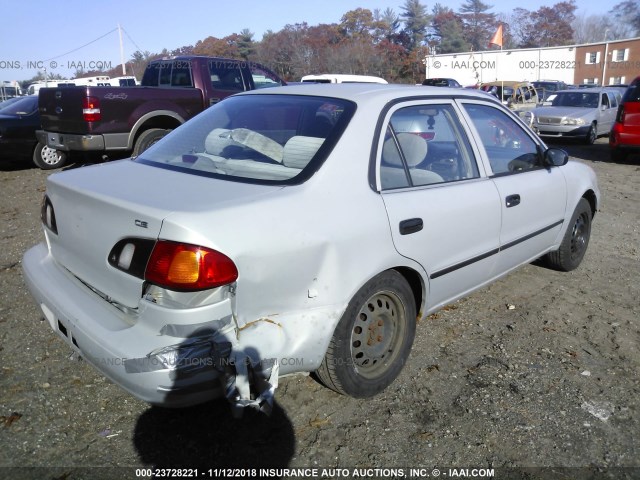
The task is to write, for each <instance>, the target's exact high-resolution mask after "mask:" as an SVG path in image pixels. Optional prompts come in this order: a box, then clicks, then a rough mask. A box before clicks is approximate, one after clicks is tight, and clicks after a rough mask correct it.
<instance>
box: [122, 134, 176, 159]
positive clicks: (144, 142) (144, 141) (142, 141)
mask: <svg viewBox="0 0 640 480" xmlns="http://www.w3.org/2000/svg"><path fill="white" fill-rule="evenodd" d="M167 133H169V130H165V129H163V128H150V129H149V130H145V131H144V132H142V133H141V134H140V136H139V137H138V138H137V139H136V143H135V145H134V146H133V152H132V153H131V155H132V156H134V157H137V156H138V155H140V154H141V153H142V152H144V151H145V150H146V149H147V148H149V147H150V146H151V145H153V144H154V143H156V142H157V141H158V140H160V139H161V138H162V137H164V136H165V135H166V134H167Z"/></svg>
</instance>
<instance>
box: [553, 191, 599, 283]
mask: <svg viewBox="0 0 640 480" xmlns="http://www.w3.org/2000/svg"><path fill="white" fill-rule="evenodd" d="M591 216H592V213H591V205H589V202H588V201H587V200H586V199H584V198H581V199H580V201H579V202H578V206H577V207H576V209H575V211H574V212H573V216H572V217H571V223H570V224H569V227H568V228H567V231H566V232H565V234H564V238H563V239H562V243H561V244H560V248H559V249H558V250H556V251H554V252H549V253H548V254H547V255H546V260H547V262H548V264H549V266H551V267H552V268H554V269H556V270H561V271H563V272H570V271H571V270H574V269H576V268H578V265H580V262H582V258H583V257H584V254H585V253H586V251H587V247H588V246H589V238H590V237H591Z"/></svg>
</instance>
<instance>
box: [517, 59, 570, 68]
mask: <svg viewBox="0 0 640 480" xmlns="http://www.w3.org/2000/svg"><path fill="white" fill-rule="evenodd" d="M576 63H577V62H576V61H575V60H540V61H535V60H522V61H521V62H520V63H519V66H520V68H542V69H547V70H553V69H556V70H569V69H573V68H576Z"/></svg>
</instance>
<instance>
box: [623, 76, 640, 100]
mask: <svg viewBox="0 0 640 480" xmlns="http://www.w3.org/2000/svg"><path fill="white" fill-rule="evenodd" d="M622 101H623V102H640V81H639V80H635V81H633V82H632V83H631V86H630V87H629V88H627V90H626V91H625V92H624V96H623V97H622Z"/></svg>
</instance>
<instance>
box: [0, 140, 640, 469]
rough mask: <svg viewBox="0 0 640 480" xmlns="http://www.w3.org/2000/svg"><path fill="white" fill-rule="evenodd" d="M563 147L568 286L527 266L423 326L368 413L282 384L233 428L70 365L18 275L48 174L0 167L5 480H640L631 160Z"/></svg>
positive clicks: (228, 421)
mask: <svg viewBox="0 0 640 480" xmlns="http://www.w3.org/2000/svg"><path fill="white" fill-rule="evenodd" d="M563 147H564V148H566V149H567V150H568V151H569V152H570V153H571V155H572V156H573V157H575V158H578V159H581V161H584V162H586V163H588V164H590V165H591V166H592V167H593V168H594V169H595V171H596V172H597V174H598V177H599V181H600V186H601V189H602V193H603V202H602V205H601V208H600V211H599V213H598V214H597V215H596V218H595V220H594V225H593V232H592V237H591V244H590V248H589V251H588V252H587V255H586V257H585V260H584V262H583V264H582V265H581V267H580V268H579V269H578V270H576V271H574V272H571V273H560V272H555V271H551V270H548V269H545V268H543V267H541V266H537V265H527V266H526V267H524V268H522V269H520V270H519V271H518V272H516V273H514V274H512V275H511V276H509V277H508V278H506V279H504V280H502V281H500V282H498V283H495V284H494V285H492V286H491V287H489V288H485V289H483V290H481V291H479V292H477V293H475V294H474V295H472V296H470V297H468V298H466V299H464V300H461V301H459V302H457V303H455V304H453V305H450V306H448V307H446V308H444V309H443V310H441V311H440V312H438V313H436V314H434V315H432V316H431V317H430V318H428V319H426V320H423V321H421V322H420V324H419V325H418V329H417V334H416V339H415V343H414V346H413V351H412V354H411V357H410V360H409V362H408V364H407V365H406V367H405V369H404V370H403V372H402V374H401V376H400V377H399V379H398V380H397V381H396V382H395V383H393V384H392V385H391V387H390V388H388V389H387V390H386V391H385V392H384V393H382V394H381V395H379V396H377V397H375V398H373V399H370V400H356V399H351V398H347V397H342V396H340V395H337V394H335V393H334V392H332V391H330V390H328V389H326V388H324V387H322V386H321V385H319V384H318V383H317V382H316V381H315V380H314V379H313V378H312V377H305V376H296V377H289V378H285V379H281V382H280V387H279V388H278V390H277V392H276V405H275V409H274V412H273V414H272V416H271V417H269V418H267V417H265V416H262V415H260V414H253V413H251V412H249V413H248V414H246V415H245V416H244V418H242V419H241V420H234V419H233V418H232V417H231V415H230V411H229V408H228V405H227V404H226V403H225V402H224V401H216V402H211V403H208V404H205V405H202V406H198V407H194V408H189V409H183V410H166V409H162V408H158V407H151V406H149V405H148V404H145V403H143V402H140V401H138V400H137V399H135V398H133V397H131V396H130V395H128V394H127V393H125V392H124V391H122V390H120V389H119V388H118V387H116V386H114V385H113V384H111V383H110V382H109V381H108V380H105V379H104V378H103V377H102V376H101V375H99V374H97V373H96V372H95V371H94V370H93V369H92V368H91V367H90V366H88V365H87V364H86V363H85V362H84V361H82V359H79V358H78V357H77V356H75V355H72V353H71V351H70V350H69V348H67V346H66V345H65V344H64V343H63V342H62V341H61V340H60V339H59V338H58V337H57V336H56V335H54V334H53V332H51V330H50V328H49V325H48V323H47V322H46V321H43V320H42V319H41V315H40V313H39V310H38V309H37V308H36V306H35V305H34V304H33V302H32V300H31V298H30V296H29V294H28V293H27V290H26V287H25V286H24V283H23V279H22V273H21V266H20V261H21V258H22V255H23V253H24V251H25V250H26V249H27V248H29V247H30V246H31V245H33V244H35V243H37V242H39V241H41V238H42V231H41V227H40V221H39V206H40V199H41V197H42V193H43V191H44V183H45V180H46V177H47V176H48V173H46V172H43V171H40V170H36V169H31V168H29V167H26V166H24V165H20V164H3V165H0V220H1V221H0V339H1V343H0V358H1V360H2V362H1V367H0V420H1V421H0V478H44V479H60V480H62V479H64V480H76V479H82V478H91V479H94V478H136V470H135V468H152V467H153V468H176V467H192V468H195V467H200V468H202V467H204V466H206V468H216V467H244V468H266V467H269V468H278V469H281V468H289V469H293V468H302V467H312V468H317V469H319V470H318V472H317V473H318V475H321V474H322V473H323V472H322V469H349V472H348V473H349V476H350V477H353V476H355V474H354V472H353V469H354V468H369V469H371V468H392V467H398V468H399V467H403V468H407V469H408V468H410V467H412V468H418V467H422V468H424V469H428V470H425V472H427V471H428V472H431V469H432V468H436V467H437V468H440V469H441V470H442V472H443V473H441V476H445V477H447V476H449V477H451V476H462V475H456V473H458V474H459V473H461V472H460V471H456V470H453V471H452V470H447V469H448V468H458V469H459V468H469V469H471V468H495V469H496V471H495V473H496V477H495V478H530V479H533V478H541V479H542V478H640V401H639V395H638V394H639V393H640V373H639V372H640V349H639V348H638V346H639V345H640V328H639V326H638V322H639V320H638V319H639V318H640V301H639V299H640V287H639V286H638V279H639V278H640V261H639V260H640V259H639V255H640V251H639V250H640V225H639V220H640V166H639V162H638V160H639V158H637V157H636V158H630V159H629V160H628V162H627V163H625V164H613V163H608V162H601V161H599V160H603V159H606V158H608V155H607V145H606V139H600V140H599V141H598V142H597V144H596V145H594V146H590V147H586V146H580V145H575V144H574V145H563ZM12 467H13V468H12ZM17 467H21V468H17ZM27 467H34V468H27ZM98 467H100V468H98ZM120 467H128V468H120ZM131 467H134V468H131ZM561 468H565V470H562V469H561ZM202 472H203V470H200V473H199V476H200V477H202V475H203V473H202ZM407 472H408V470H407V471H402V472H400V473H398V472H395V473H396V474H397V475H402V473H404V474H407ZM139 473H140V472H139ZM211 473H212V476H216V475H213V474H216V472H211ZM223 473H227V474H228V475H226V476H227V477H228V476H230V475H231V474H233V473H247V472H217V476H223V475H222V474H223ZM248 473H249V474H251V473H252V472H248ZM257 473H258V474H259V473H260V472H259V470H258V472H257ZM272 473H273V472H272ZM275 473H276V474H277V473H282V472H275ZM285 473H287V472H285ZM288 473H291V472H288ZM325 473H326V476H325V478H326V477H334V478H337V477H340V476H344V473H345V472H343V471H341V470H334V471H333V472H325ZM355 473H357V472H355ZM361 473H362V472H361ZM364 473H365V474H368V475H367V476H369V477H371V476H376V475H378V474H379V476H383V477H387V478H388V476H389V475H388V474H393V473H394V472H379V471H372V470H365V471H364ZM423 473H424V472H423ZM462 473H464V472H462ZM466 473H472V472H466ZM208 475H209V472H207V478H208ZM425 475H426V473H425ZM249 476H250V475H249ZM285 476H286V475H285ZM289 476H290V475H289ZM432 478H433V475H432Z"/></svg>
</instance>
